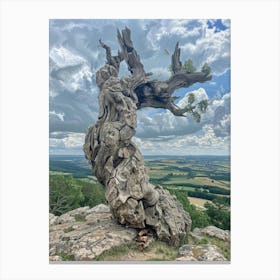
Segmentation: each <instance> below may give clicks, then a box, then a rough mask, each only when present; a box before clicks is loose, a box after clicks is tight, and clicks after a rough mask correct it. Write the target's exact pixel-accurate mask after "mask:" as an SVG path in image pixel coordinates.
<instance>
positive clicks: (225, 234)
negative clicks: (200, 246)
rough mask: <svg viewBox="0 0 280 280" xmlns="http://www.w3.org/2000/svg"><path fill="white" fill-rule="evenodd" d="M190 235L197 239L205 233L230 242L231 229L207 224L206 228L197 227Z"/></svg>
mask: <svg viewBox="0 0 280 280" xmlns="http://www.w3.org/2000/svg"><path fill="white" fill-rule="evenodd" d="M190 235H191V236H192V237H193V238H194V239H196V240H201V239H202V238H203V235H208V236H210V237H216V238H218V239H221V240H224V241H227V242H230V231H229V230H222V229H220V228H217V227H215V226H207V227H205V228H202V229H201V228H195V229H194V230H193V231H192V232H191V233H190Z"/></svg>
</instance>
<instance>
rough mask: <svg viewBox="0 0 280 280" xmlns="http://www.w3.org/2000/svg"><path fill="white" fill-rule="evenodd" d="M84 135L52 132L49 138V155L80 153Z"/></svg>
mask: <svg viewBox="0 0 280 280" xmlns="http://www.w3.org/2000/svg"><path fill="white" fill-rule="evenodd" d="M84 139H85V134H84V133H74V132H52V133H50V138H49V148H50V152H51V153H63V152H65V151H68V152H69V151H70V152H71V153H72V154H75V153H79V154H80V153H82V147H83V144H84Z"/></svg>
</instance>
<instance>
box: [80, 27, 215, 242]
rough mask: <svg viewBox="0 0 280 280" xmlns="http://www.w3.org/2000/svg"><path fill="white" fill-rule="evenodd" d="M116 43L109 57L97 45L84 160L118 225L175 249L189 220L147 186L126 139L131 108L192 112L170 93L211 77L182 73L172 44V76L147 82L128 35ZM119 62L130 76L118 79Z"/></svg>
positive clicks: (133, 118) (133, 117) (131, 129)
mask: <svg viewBox="0 0 280 280" xmlns="http://www.w3.org/2000/svg"><path fill="white" fill-rule="evenodd" d="M117 38H118V41H119V45H120V51H119V52H118V55H117V56H112V54H111V49H110V47H109V46H107V45H106V44H104V43H103V42H102V41H101V40H100V44H101V46H102V47H103V48H104V49H105V51H106V57H107V62H106V64H105V65H104V66H103V67H101V68H100V69H99V70H98V71H97V73H96V82H97V85H98V87H99V90H100V93H99V97H98V98H99V117H98V121H97V123H96V124H94V125H92V126H91V127H90V128H89V129H88V131H87V134H86V138H85V144H84V152H85V156H86V158H87V159H88V161H89V162H90V164H91V166H92V170H93V174H94V175H95V176H96V178H97V179H98V180H99V182H101V183H102V184H103V185H104V186H105V188H106V193H105V195H106V199H107V201H108V203H109V205H110V208H111V211H112V213H113V215H114V217H115V218H116V219H117V220H118V221H119V223H120V224H123V225H127V226H130V227H134V228H139V229H142V228H150V229H153V230H154V232H155V233H156V235H157V236H158V238H159V239H161V240H163V241H166V242H167V243H169V244H172V245H175V246H177V245H179V244H180V243H181V242H182V241H183V240H184V239H185V237H186V234H187V233H188V231H189V230H190V228H191V219H190V216H189V214H188V213H187V212H185V211H184V209H183V207H182V205H181V204H180V203H179V202H178V201H177V199H176V198H175V197H174V196H172V195H171V194H170V193H169V192H168V191H167V190H165V189H163V188H162V187H161V186H154V185H152V184H151V183H149V177H148V175H147V170H146V168H145V165H144V161H143V157H142V155H141V152H140V151H139V149H138V148H137V146H136V145H135V144H134V143H133V141H132V140H131V139H132V137H133V136H134V135H135V129H136V126H137V109H140V108H143V107H154V108H165V109H168V110H170V111H171V112H172V113H173V114H175V115H178V116H183V115H184V113H186V112H187V113H190V114H195V113H197V112H196V110H197V108H196V106H193V105H192V104H193V100H190V102H189V104H188V105H187V106H186V107H185V108H178V107H177V106H176V105H175V104H174V103H173V101H174V100H175V98H174V97H172V93H173V92H174V90H175V89H177V88H180V87H187V86H190V85H191V84H193V83H195V82H204V81H207V80H209V79H211V76H206V75H205V74H204V73H202V72H197V73H186V72H184V71H183V69H182V64H181V62H180V49H179V47H178V43H177V45H176V47H175V51H174V54H173V55H172V71H173V73H174V75H173V76H172V77H171V78H170V79H169V80H168V81H164V82H162V81H155V80H150V79H149V76H150V74H149V73H148V74H147V73H145V71H144V67H143V64H142V63H141V61H140V57H139V55H138V54H137V52H136V50H135V49H134V46H133V42H132V40H131V34H130V30H129V29H128V28H126V29H124V30H122V32H120V31H119V30H118V32H117ZM123 60H124V61H125V63H126V64H127V66H128V70H129V71H130V72H131V76H129V77H123V78H121V79H120V78H118V72H119V65H120V63H121V62H122V61H123ZM201 111H202V110H201ZM197 114H198V113H197Z"/></svg>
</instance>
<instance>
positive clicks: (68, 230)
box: [63, 227, 74, 233]
mask: <svg viewBox="0 0 280 280" xmlns="http://www.w3.org/2000/svg"><path fill="white" fill-rule="evenodd" d="M73 230H74V229H73V228H72V227H69V228H65V229H64V230H63V231H64V232H65V233H67V232H70V231H73Z"/></svg>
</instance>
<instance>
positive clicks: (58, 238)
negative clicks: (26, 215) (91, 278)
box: [49, 204, 137, 261]
mask: <svg viewBox="0 0 280 280" xmlns="http://www.w3.org/2000/svg"><path fill="white" fill-rule="evenodd" d="M81 217H82V218H81ZM56 219H57V221H59V223H58V222H57V223H53V220H54V217H53V215H50V233H49V246H50V248H49V253H50V261H61V260H75V261H85V260H94V259H95V258H96V257H97V256H99V255H100V254H102V253H103V252H104V251H106V250H109V249H110V248H112V247H114V246H119V245H122V244H127V243H129V242H131V241H133V240H135V238H136V236H137V232H136V230H135V229H133V228H128V227H123V226H121V225H119V224H118V223H117V222H116V221H115V220H114V219H113V218H112V213H111V212H110V209H109V207H108V206H106V205H104V204H100V205H98V206H95V207H93V208H89V207H83V208H78V209H75V210H73V211H70V212H68V213H65V214H64V215H62V216H60V217H56Z"/></svg>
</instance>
